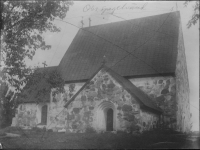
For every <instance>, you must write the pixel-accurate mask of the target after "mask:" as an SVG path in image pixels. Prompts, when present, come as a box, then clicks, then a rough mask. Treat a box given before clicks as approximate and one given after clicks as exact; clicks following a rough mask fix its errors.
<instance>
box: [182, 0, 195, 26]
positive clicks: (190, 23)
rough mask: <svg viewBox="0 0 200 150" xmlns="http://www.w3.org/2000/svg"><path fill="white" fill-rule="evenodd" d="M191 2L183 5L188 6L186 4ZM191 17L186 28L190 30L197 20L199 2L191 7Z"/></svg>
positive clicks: (186, 2)
mask: <svg viewBox="0 0 200 150" xmlns="http://www.w3.org/2000/svg"><path fill="white" fill-rule="evenodd" d="M189 2H191V1H185V3H184V5H185V7H186V6H188V3H189ZM193 11H194V12H193V15H192V18H191V19H190V20H189V21H188V23H187V27H188V28H190V27H191V26H192V25H195V24H196V23H197V21H198V20H199V1H196V2H195V4H194V5H193Z"/></svg>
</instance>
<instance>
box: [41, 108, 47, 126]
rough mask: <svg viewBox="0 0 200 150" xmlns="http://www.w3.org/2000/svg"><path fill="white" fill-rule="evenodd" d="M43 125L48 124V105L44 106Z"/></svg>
mask: <svg viewBox="0 0 200 150" xmlns="http://www.w3.org/2000/svg"><path fill="white" fill-rule="evenodd" d="M41 124H47V105H44V106H42V114H41Z"/></svg>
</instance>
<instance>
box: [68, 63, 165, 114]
mask: <svg viewBox="0 0 200 150" xmlns="http://www.w3.org/2000/svg"><path fill="white" fill-rule="evenodd" d="M102 69H104V71H106V72H108V73H109V74H110V75H111V76H112V77H113V78H114V79H115V80H116V81H117V82H118V83H119V84H120V85H121V86H122V87H123V88H125V89H126V90H127V91H128V92H129V93H130V94H131V95H132V96H133V97H134V98H135V99H136V100H137V101H138V102H139V103H140V104H141V105H143V106H145V107H148V108H150V109H151V110H152V109H153V110H154V111H156V112H157V113H162V110H161V109H160V108H159V107H157V106H156V105H155V104H154V103H153V101H152V100H151V98H150V97H149V96H148V95H147V94H146V93H144V92H143V91H142V90H140V89H139V88H137V87H136V86H135V85H134V84H132V83H131V82H130V81H129V80H128V79H125V78H124V77H122V76H120V75H119V74H117V73H116V72H115V71H113V70H112V69H110V68H108V67H107V66H105V65H102V66H101V67H100V68H99V69H98V72H99V71H100V70H102ZM95 75H96V73H95V74H94V75H93V76H92V77H91V78H90V79H89V80H88V81H87V82H86V83H85V84H84V85H83V87H81V89H80V90H79V91H78V92H77V93H76V94H75V95H74V96H73V97H72V98H71V99H70V100H69V101H68V102H67V103H66V104H65V107H67V106H68V105H69V104H70V103H71V102H72V101H74V99H75V98H76V96H77V95H78V94H79V93H80V92H81V91H82V90H83V89H84V88H85V87H86V86H87V84H88V83H89V82H90V80H92V79H93V77H94V76H95Z"/></svg>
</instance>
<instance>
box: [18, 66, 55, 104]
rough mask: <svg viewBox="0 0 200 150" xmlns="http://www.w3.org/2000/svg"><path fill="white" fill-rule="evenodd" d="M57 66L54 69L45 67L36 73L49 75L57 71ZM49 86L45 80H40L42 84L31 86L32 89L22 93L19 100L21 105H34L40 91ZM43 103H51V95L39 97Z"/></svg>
mask: <svg viewBox="0 0 200 150" xmlns="http://www.w3.org/2000/svg"><path fill="white" fill-rule="evenodd" d="M56 69H57V66H53V67H45V68H39V69H38V70H37V71H36V72H37V73H38V72H39V73H44V72H46V73H47V74H48V73H50V72H52V71H54V70H56ZM48 87H49V84H48V83H47V82H46V80H45V79H44V78H42V79H41V80H40V82H39V83H38V84H36V85H33V86H31V88H30V89H26V90H23V91H22V96H21V97H19V98H18V102H19V103H34V102H37V98H36V96H37V94H38V91H40V90H42V89H44V88H48ZM38 98H39V99H40V100H41V101H42V102H50V93H49V94H44V95H43V94H42V95H41V96H39V97H38Z"/></svg>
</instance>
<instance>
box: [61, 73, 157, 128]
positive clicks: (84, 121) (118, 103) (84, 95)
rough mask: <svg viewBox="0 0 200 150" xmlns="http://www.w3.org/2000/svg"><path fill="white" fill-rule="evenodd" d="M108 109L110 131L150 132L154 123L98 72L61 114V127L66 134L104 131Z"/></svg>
mask: <svg viewBox="0 0 200 150" xmlns="http://www.w3.org/2000/svg"><path fill="white" fill-rule="evenodd" d="M109 108H112V109H113V113H114V114H113V116H114V117H113V118H114V120H113V130H123V131H127V132H131V131H136V130H138V131H144V130H150V129H152V128H154V127H156V125H157V122H158V116H157V115H155V114H152V113H149V112H143V111H142V110H141V109H140V106H139V104H138V103H137V101H136V100H135V99H134V98H133V97H132V96H131V95H130V94H129V93H128V92H127V91H126V90H125V89H124V88H123V87H122V86H121V85H120V84H119V83H117V82H116V81H115V80H114V79H113V78H112V77H111V76H110V75H109V74H108V73H107V72H105V71H103V70H101V71H100V72H99V73H98V74H97V75H96V76H95V77H94V78H93V79H92V80H91V81H90V83H89V84H88V85H87V86H86V87H85V88H84V89H83V90H82V91H81V92H80V93H79V95H78V96H77V97H76V98H75V100H74V101H73V102H72V103H71V104H70V105H69V106H68V108H67V110H68V111H64V114H63V118H65V128H66V130H67V131H68V132H85V131H86V130H88V129H91V128H93V129H95V130H97V131H105V130H106V125H105V124H106V117H105V115H106V110H107V109H109ZM142 117H143V118H142ZM61 118H62V117H60V119H61ZM58 120H59V119H58ZM63 124H64V122H63Z"/></svg>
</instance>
